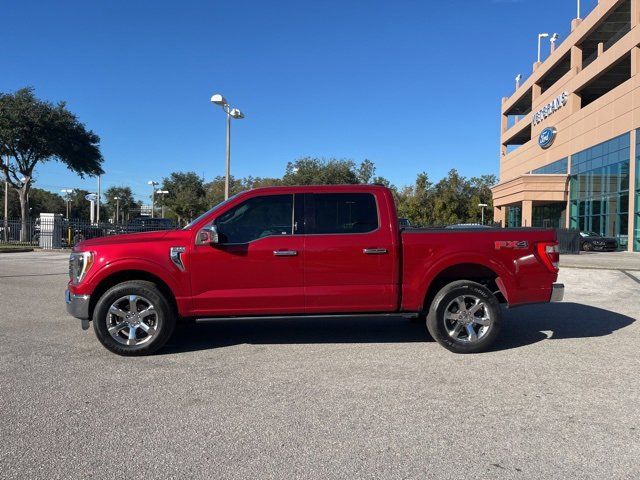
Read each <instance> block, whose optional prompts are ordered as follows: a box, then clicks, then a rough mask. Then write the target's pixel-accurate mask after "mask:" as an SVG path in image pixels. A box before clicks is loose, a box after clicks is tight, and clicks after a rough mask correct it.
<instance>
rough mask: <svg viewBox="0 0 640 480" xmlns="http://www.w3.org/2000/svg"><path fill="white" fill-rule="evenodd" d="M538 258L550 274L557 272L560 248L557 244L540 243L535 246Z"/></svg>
mask: <svg viewBox="0 0 640 480" xmlns="http://www.w3.org/2000/svg"><path fill="white" fill-rule="evenodd" d="M537 250H538V257H539V258H540V260H542V263H544V266H545V267H547V269H549V271H550V272H553V273H556V272H557V271H558V262H559V261H560V247H559V246H558V243H557V242H541V243H538V245H537Z"/></svg>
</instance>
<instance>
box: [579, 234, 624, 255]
mask: <svg viewBox="0 0 640 480" xmlns="http://www.w3.org/2000/svg"><path fill="white" fill-rule="evenodd" d="M580 250H583V251H585V252H590V251H592V250H597V251H601V252H615V251H616V250H618V240H617V239H616V238H614V237H603V236H602V235H600V234H599V233H596V232H580Z"/></svg>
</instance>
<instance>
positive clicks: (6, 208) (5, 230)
mask: <svg viewBox="0 0 640 480" xmlns="http://www.w3.org/2000/svg"><path fill="white" fill-rule="evenodd" d="M0 162H2V158H0ZM7 167H9V157H7ZM8 215H9V180H7V178H6V177H5V179H4V228H3V230H2V232H3V236H4V241H5V243H7V242H8V241H9V232H8V230H9V219H8V218H7V216H8Z"/></svg>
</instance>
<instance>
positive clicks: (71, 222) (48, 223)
mask: <svg viewBox="0 0 640 480" xmlns="http://www.w3.org/2000/svg"><path fill="white" fill-rule="evenodd" d="M5 225H6V226H5ZM175 228H177V225H176V223H175V222H173V221H172V220H169V219H164V218H138V219H133V220H132V221H130V222H127V223H121V224H114V223H107V222H104V223H91V222H89V221H87V220H82V219H77V218H72V219H65V218H62V217H61V216H60V215H51V214H49V215H46V214H43V215H42V216H41V217H38V218H35V219H29V220H28V221H27V226H26V230H24V232H23V228H22V221H21V220H20V219H7V220H6V222H5V220H4V219H2V218H0V244H11V245H24V246H39V247H42V248H70V247H72V246H74V245H76V244H77V243H79V242H81V241H82V240H85V239H89V238H96V237H105V236H109V235H120V234H126V233H137V232H149V231H156V230H172V229H175Z"/></svg>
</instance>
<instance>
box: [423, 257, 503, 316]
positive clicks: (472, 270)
mask: <svg viewBox="0 0 640 480" xmlns="http://www.w3.org/2000/svg"><path fill="white" fill-rule="evenodd" d="M458 280H469V281H472V282H477V283H479V284H481V285H484V286H486V287H487V288H488V289H489V290H490V291H491V292H493V294H494V295H495V296H496V297H497V299H498V301H499V302H500V303H507V298H506V295H505V293H504V292H505V288H504V284H503V282H502V281H501V279H500V276H499V275H498V273H496V271H495V270H493V269H492V268H490V267H488V266H486V265H483V264H481V263H476V262H473V261H471V262H462V263H457V264H455V265H450V266H448V267H446V268H443V269H442V270H440V271H439V272H438V273H437V274H436V275H435V276H434V277H433V280H432V281H431V282H430V283H429V285H428V286H427V289H426V293H425V295H424V303H423V307H422V308H423V312H425V313H426V312H428V311H429V308H430V307H431V303H432V302H433V299H434V298H435V296H436V294H437V293H438V292H439V291H440V290H441V289H442V288H443V287H444V286H445V285H448V284H449V283H451V282H455V281H458Z"/></svg>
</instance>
